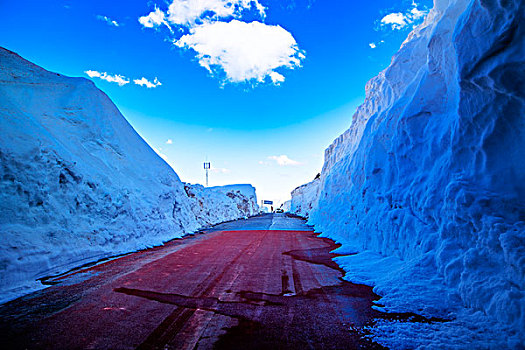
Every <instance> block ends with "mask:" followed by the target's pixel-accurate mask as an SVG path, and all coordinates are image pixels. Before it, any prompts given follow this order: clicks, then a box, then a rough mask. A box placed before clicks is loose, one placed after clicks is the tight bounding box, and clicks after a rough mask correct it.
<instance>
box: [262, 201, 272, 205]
mask: <svg viewBox="0 0 525 350" xmlns="http://www.w3.org/2000/svg"><path fill="white" fill-rule="evenodd" d="M263 204H270V205H272V204H273V201H263Z"/></svg>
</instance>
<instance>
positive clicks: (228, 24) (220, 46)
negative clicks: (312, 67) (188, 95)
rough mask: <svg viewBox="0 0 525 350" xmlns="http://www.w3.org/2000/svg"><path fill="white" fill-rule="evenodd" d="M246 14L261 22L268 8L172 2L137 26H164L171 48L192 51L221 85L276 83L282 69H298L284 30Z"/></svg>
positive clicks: (250, 3) (246, 2) (235, 0)
mask: <svg viewBox="0 0 525 350" xmlns="http://www.w3.org/2000/svg"><path fill="white" fill-rule="evenodd" d="M247 14H251V15H252V16H251V17H252V18H253V15H255V16H256V17H259V18H260V20H261V21H262V20H264V18H265V16H266V8H265V7H264V6H263V5H262V4H261V3H260V2H259V0H172V2H171V4H170V5H169V7H168V10H167V11H165V12H164V11H162V10H161V9H159V8H157V7H155V11H152V12H150V13H149V14H148V15H146V16H142V17H140V18H139V22H140V23H141V24H142V25H143V26H144V27H146V28H159V27H161V26H166V27H168V28H169V29H170V31H171V33H172V35H173V37H175V38H172V41H173V44H174V45H175V46H177V47H179V48H182V49H186V50H193V51H194V52H195V53H196V56H197V60H198V62H199V64H200V65H201V66H202V67H204V68H206V69H207V70H208V71H209V72H210V73H212V75H213V76H215V77H219V78H220V79H221V80H223V81H224V82H231V83H247V82H250V83H262V82H270V83H272V84H275V85H279V84H281V83H283V82H284V80H285V76H284V75H283V72H282V70H283V69H294V68H297V67H300V66H301V61H302V60H303V59H304V58H305V55H304V52H303V51H302V50H300V49H299V47H298V44H297V42H296V41H295V39H294V37H293V36H292V34H291V33H289V32H288V31H287V30H285V29H284V28H282V27H281V26H279V25H267V24H264V23H262V22H261V21H252V22H249V23H248V22H247V21H243V17H245V15H247ZM172 28H176V29H178V31H177V33H178V34H175V31H174V30H173V29H172ZM277 70H279V71H277Z"/></svg>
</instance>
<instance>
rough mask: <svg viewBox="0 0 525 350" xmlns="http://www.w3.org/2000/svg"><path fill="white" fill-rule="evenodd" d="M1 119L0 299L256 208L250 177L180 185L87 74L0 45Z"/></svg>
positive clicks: (251, 212) (166, 165) (172, 172)
mask: <svg viewBox="0 0 525 350" xmlns="http://www.w3.org/2000/svg"><path fill="white" fill-rule="evenodd" d="M0 121H1V124H0V161H1V167H0V181H1V183H0V231H1V232H0V271H1V278H0V292H1V294H2V297H1V301H5V300H8V299H11V298H13V297H15V296H18V295H20V294H22V293H24V292H25V291H28V290H31V289H34V288H39V287H41V286H39V283H37V282H36V281H35V280H36V279H37V278H40V277H44V276H46V275H50V274H55V273H59V272H64V271H66V270H68V269H69V268H72V267H75V266H79V265H81V264H83V263H85V262H87V261H93V260H96V259H99V258H103V257H107V256H110V255H115V254H119V253H124V252H129V251H133V250H137V249H141V248H146V247H149V246H153V245H158V244H162V243H163V242H165V241H167V240H170V239H172V238H176V237H181V236H182V235H184V234H185V233H190V232H193V231H195V230H197V229H199V228H201V227H203V226H205V225H208V224H214V223H218V222H221V221H227V220H233V219H237V218H240V217H245V216H250V215H254V214H256V213H257V199H256V197H255V189H254V188H253V187H251V186H249V185H240V186H238V187H227V188H223V189H221V188H215V189H205V188H203V187H202V186H200V187H199V186H193V187H192V186H187V188H188V189H189V190H188V189H186V190H185V186H184V184H183V183H182V182H181V181H180V180H179V178H178V176H177V174H176V173H175V172H174V171H173V169H172V168H171V167H170V166H168V164H167V163H165V162H164V160H162V159H161V158H160V157H159V156H157V154H156V153H155V152H154V151H153V150H152V149H151V148H150V147H149V146H148V145H147V144H146V142H145V141H144V140H143V139H142V138H141V137H140V136H139V135H138V134H137V133H136V132H135V130H134V129H133V128H132V127H131V126H130V125H129V123H128V122H127V121H126V119H125V118H124V117H123V116H122V115H121V114H120V112H119V111H118V109H117V108H116V106H115V105H114V104H113V103H112V101H111V100H110V99H109V98H108V97H107V96H106V95H105V94H104V93H103V92H102V91H100V90H99V89H97V88H96V87H95V85H94V84H93V83H92V82H91V81H90V80H87V79H84V78H70V77H65V76H62V75H59V74H55V73H51V72H48V71H46V70H44V69H42V68H40V67H38V66H36V65H34V64H32V63H30V62H28V61H26V60H24V59H22V58H21V57H19V56H18V55H16V54H14V53H12V52H10V51H8V50H5V49H2V48H0ZM189 193H191V195H190V196H189V195H188V194H189ZM197 202H198V203H197ZM203 207H204V208H205V209H204V210H201V208H203Z"/></svg>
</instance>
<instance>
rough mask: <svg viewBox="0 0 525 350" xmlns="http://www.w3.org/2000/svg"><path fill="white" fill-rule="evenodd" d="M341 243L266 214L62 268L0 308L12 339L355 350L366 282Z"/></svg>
mask: <svg viewBox="0 0 525 350" xmlns="http://www.w3.org/2000/svg"><path fill="white" fill-rule="evenodd" d="M336 247H337V246H336V245H335V244H334V243H333V242H332V241H331V240H328V239H323V238H318V237H317V236H316V235H315V234H314V233H313V231H312V230H311V229H310V228H309V227H308V226H306V225H305V224H304V222H303V221H302V220H300V219H297V218H289V217H287V216H285V215H284V214H274V215H271V214H270V215H263V216H259V217H255V218H251V219H249V220H240V221H235V222H230V223H225V224H222V225H218V226H216V227H214V228H212V229H210V230H207V231H206V232H205V233H204V234H197V235H195V236H192V237H188V238H184V239H179V240H174V241H171V242H168V243H167V244H166V245H164V246H162V247H157V248H153V249H149V250H145V251H141V252H137V253H134V254H130V255H127V256H124V257H121V258H119V259H115V260H111V261H108V262H106V263H103V264H100V265H97V266H94V267H91V268H88V269H83V270H80V271H77V272H74V273H70V274H68V275H65V276H62V277H59V278H55V279H53V280H51V281H50V282H52V283H56V284H55V285H53V286H51V287H49V288H47V289H45V290H42V291H39V292H35V293H33V294H30V295H27V296H25V297H23V298H20V299H17V300H14V301H12V302H10V303H7V304H4V305H2V306H0V332H1V334H0V336H2V339H3V343H4V345H3V346H2V347H3V348H6V349H7V348H9V349H11V348H12V349H25V348H28V349H136V348H137V349H194V348H199V349H358V348H380V347H379V346H378V345H377V344H374V343H371V342H369V341H368V340H366V338H363V327H364V326H365V325H367V324H370V322H371V321H372V320H373V318H374V317H376V316H377V315H376V313H375V311H373V310H372V309H371V308H370V307H371V305H372V300H374V299H377V296H376V295H374V294H373V293H372V290H371V288H369V287H366V286H361V285H354V284H351V283H348V282H344V281H342V280H341V277H342V275H343V273H342V271H341V270H340V269H339V268H338V266H337V265H336V264H335V263H334V262H333V261H332V260H331V258H332V257H334V256H335V255H333V254H330V251H331V250H333V249H335V248H336Z"/></svg>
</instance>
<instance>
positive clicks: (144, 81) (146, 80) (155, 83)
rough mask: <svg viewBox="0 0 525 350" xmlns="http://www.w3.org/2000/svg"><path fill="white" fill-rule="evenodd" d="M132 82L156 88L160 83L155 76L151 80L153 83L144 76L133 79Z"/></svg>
mask: <svg viewBox="0 0 525 350" xmlns="http://www.w3.org/2000/svg"><path fill="white" fill-rule="evenodd" d="M133 82H134V83H135V84H137V85H140V86H146V87H147V88H148V89H150V88H156V87H157V86H161V85H162V84H161V82H160V81H159V80H158V79H157V78H155V79H154V80H153V83H152V82H151V81H149V80H148V79H146V78H144V77H142V78H140V79H133Z"/></svg>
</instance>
